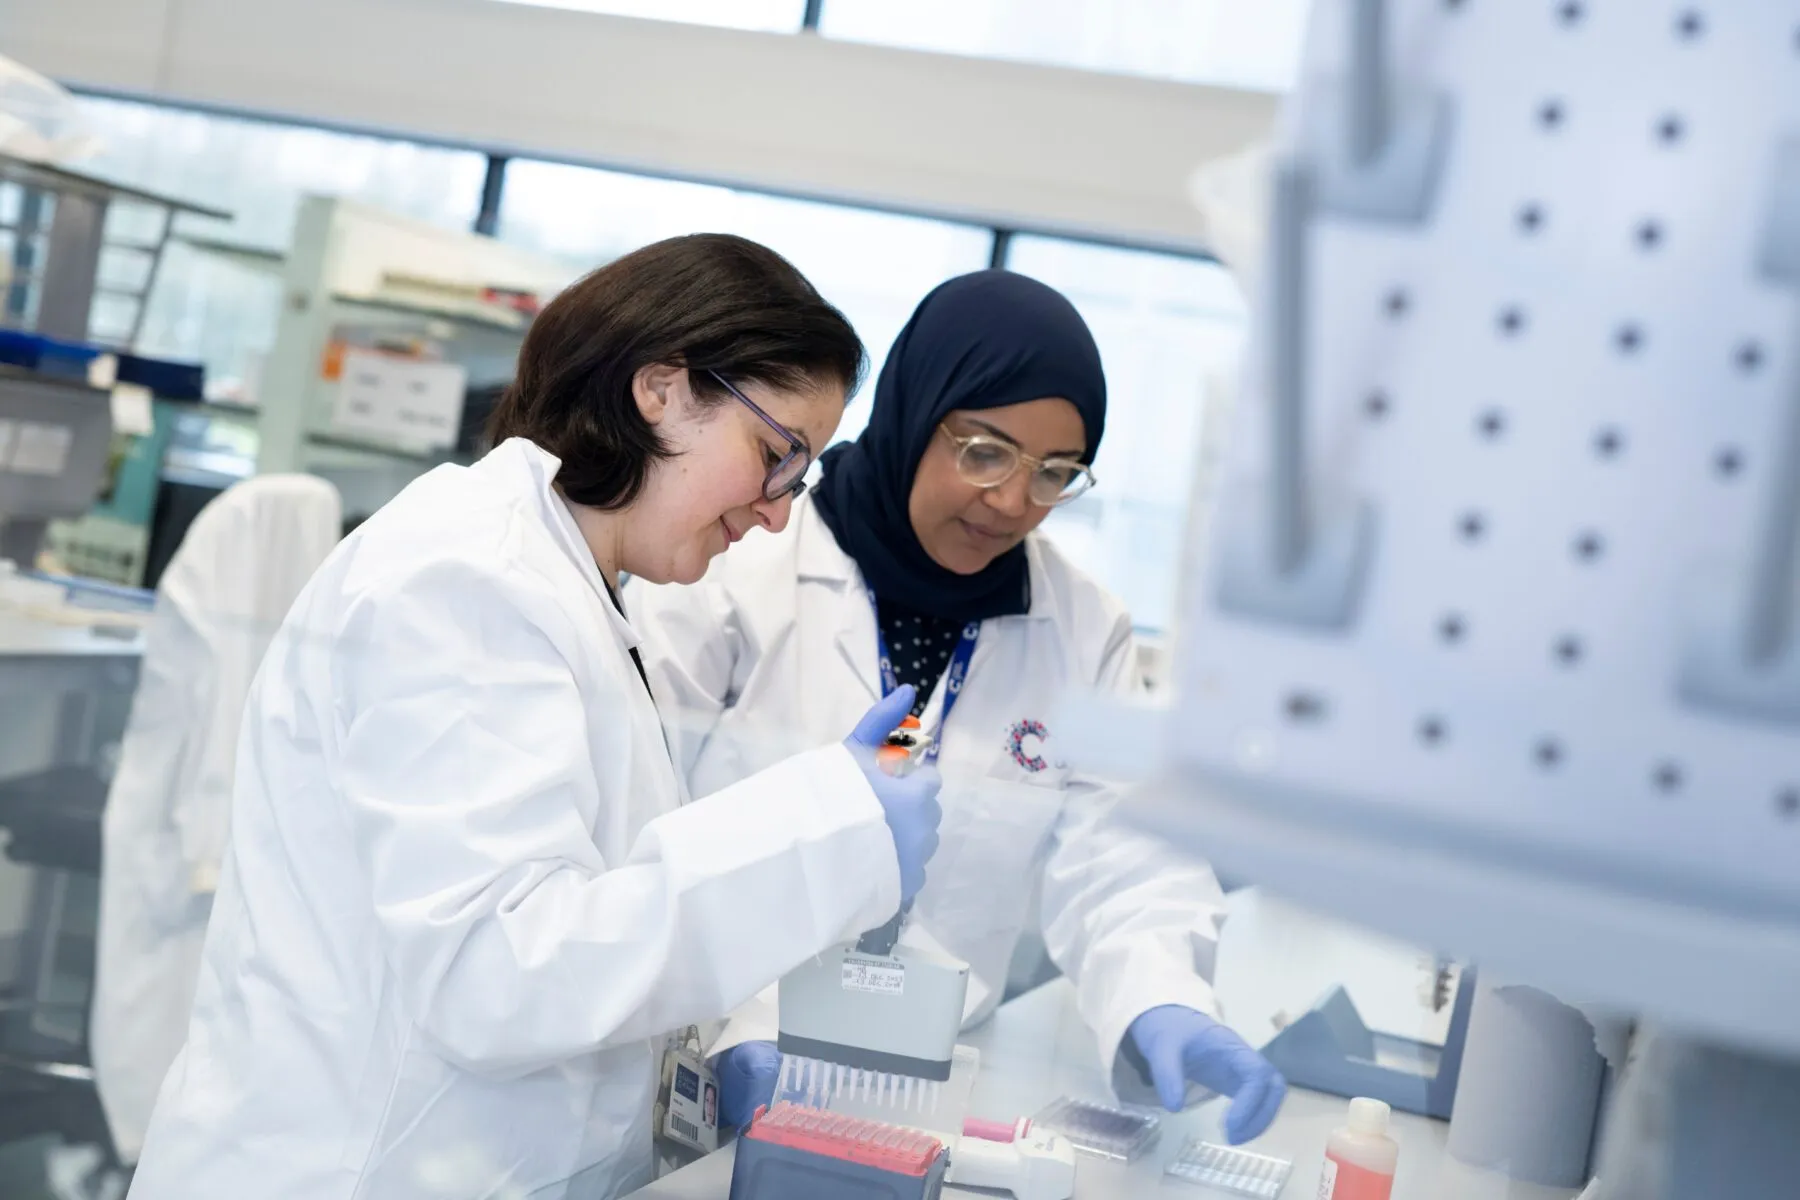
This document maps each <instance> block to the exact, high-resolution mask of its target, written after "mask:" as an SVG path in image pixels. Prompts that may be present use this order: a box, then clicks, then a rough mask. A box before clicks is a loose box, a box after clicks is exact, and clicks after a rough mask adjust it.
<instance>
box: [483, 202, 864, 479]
mask: <svg viewBox="0 0 1800 1200" xmlns="http://www.w3.org/2000/svg"><path fill="white" fill-rule="evenodd" d="M864 362H865V356H864V354H863V346H862V342H861V340H860V339H859V338H858V337H857V336H856V331H855V330H854V329H852V328H851V327H850V322H849V321H847V320H845V319H844V314H843V313H841V312H839V311H838V310H837V309H835V308H833V307H832V306H831V305H830V304H828V303H826V301H825V300H824V298H823V297H821V296H820V295H819V293H818V290H817V289H816V288H814V287H813V285H812V284H810V283H808V282H807V281H806V277H805V276H803V275H801V274H800V272H799V271H796V270H795V269H794V267H793V265H792V264H791V263H789V262H788V261H787V260H786V259H785V258H782V257H781V256H780V255H779V254H777V253H775V252H774V251H773V250H770V249H769V248H768V247H766V246H759V245H758V244H756V243H755V242H752V241H748V240H746V239H744V238H741V237H733V236H732V235H730V234H723V233H695V234H689V235H687V236H685V237H676V238H669V239H668V240H667V241H661V242H655V243H653V244H651V245H649V246H645V247H644V248H643V249H641V250H634V251H632V252H631V253H630V254H627V255H625V256H624V257H623V258H620V259H616V260H614V261H613V262H610V263H608V264H607V265H606V266H604V267H601V268H600V269H599V270H597V271H594V272H592V273H591V274H589V275H587V276H585V277H583V278H582V279H580V280H578V281H577V282H575V283H573V284H571V285H569V287H568V288H566V289H565V290H564V291H563V292H562V293H561V294H560V295H558V296H557V297H556V299H554V300H552V301H551V302H550V303H549V304H548V305H547V306H546V307H545V308H544V311H543V312H542V313H540V314H539V315H538V317H537V319H536V320H535V321H533V322H532V324H531V329H530V331H529V332H528V333H526V335H525V344H524V345H523V346H522V347H521V348H520V350H519V366H518V372H517V374H516V375H515V376H514V378H513V382H512V385H511V386H510V387H508V388H507V389H506V394H505V396H503V397H502V398H501V400H500V403H499V405H498V406H497V407H496V408H495V409H494V413H493V416H492V417H490V418H489V420H488V438H489V440H490V442H491V443H492V444H494V445H498V444H500V443H501V442H503V441H505V440H506V439H507V438H511V437H523V438H529V439H531V441H533V442H535V443H537V444H538V445H539V446H541V447H543V448H544V449H545V450H548V451H549V452H550V453H552V454H554V455H556V456H557V457H558V458H560V459H561V460H562V469H561V470H560V471H558V472H557V476H556V481H557V483H558V485H559V486H560V487H561V488H562V491H563V494H564V495H565V496H567V497H568V498H569V499H570V500H573V501H574V502H575V503H577V504H586V505H590V506H592V507H595V508H608V509H617V508H623V507H624V506H626V505H628V504H630V503H631V502H632V501H633V500H634V499H636V498H637V495H638V493H639V492H640V491H642V490H643V486H644V481H645V479H647V478H648V477H649V474H650V467H651V464H652V463H654V462H655V461H657V460H658V459H664V458H668V457H670V456H671V454H672V453H673V451H671V450H670V449H669V447H668V446H667V445H666V444H664V442H663V440H662V439H661V438H660V437H659V436H657V432H656V429H655V428H654V427H653V426H652V425H651V424H650V423H649V422H648V421H646V420H644V418H643V414H641V413H639V412H638V407H637V401H636V399H635V398H634V397H633V396H632V390H631V385H632V379H633V378H634V377H635V376H636V375H637V372H638V371H639V370H640V369H642V368H644V367H648V366H655V365H657V364H667V365H671V366H679V367H686V368H687V369H688V370H689V372H691V374H690V376H689V382H690V383H691V384H692V386H693V391H694V397H695V399H696V400H699V401H701V402H703V403H713V404H720V403H724V402H725V401H726V400H727V399H729V393H727V392H726V391H725V390H724V389H723V388H720V387H719V386H718V385H717V384H716V383H714V382H713V380H712V379H711V378H710V377H709V376H708V375H707V374H706V372H708V371H716V372H717V373H718V374H720V375H721V376H723V377H725V378H726V379H729V380H730V381H731V382H732V383H734V384H740V385H741V384H743V383H748V382H756V383H761V384H764V385H765V386H768V387H773V388H781V389H796V388H803V387H806V386H809V385H811V386H818V385H831V384H838V385H842V387H843V388H844V390H845V391H846V392H847V393H848V392H853V391H855V390H856V387H857V385H858V384H859V383H860V382H861V381H862V374H863V367H864Z"/></svg>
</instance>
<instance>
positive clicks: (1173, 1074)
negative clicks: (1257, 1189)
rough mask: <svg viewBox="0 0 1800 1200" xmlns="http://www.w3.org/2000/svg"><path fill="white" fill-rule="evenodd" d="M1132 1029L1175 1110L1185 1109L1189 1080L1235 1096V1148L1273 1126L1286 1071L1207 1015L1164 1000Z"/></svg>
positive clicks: (1159, 1089)
mask: <svg viewBox="0 0 1800 1200" xmlns="http://www.w3.org/2000/svg"><path fill="white" fill-rule="evenodd" d="M1127 1032H1128V1034H1129V1036H1130V1037H1131V1040H1132V1041H1133V1042H1134V1043H1136V1044H1137V1048H1138V1053H1140V1054H1142V1055H1143V1056H1144V1062H1145V1064H1146V1065H1147V1066H1148V1067H1149V1068H1150V1082H1151V1083H1152V1084H1154V1085H1155V1086H1156V1094H1157V1096H1158V1097H1160V1098H1161V1100H1162V1102H1163V1107H1164V1108H1166V1109H1168V1110H1169V1111H1170V1112H1180V1111H1181V1104H1182V1101H1183V1100H1184V1099H1185V1098H1186V1096H1187V1085H1188V1081H1189V1080H1193V1081H1194V1082H1195V1083H1197V1084H1199V1085H1200V1086H1201V1087H1203V1088H1209V1089H1211V1090H1212V1091H1215V1092H1217V1093H1219V1094H1220V1095H1221V1096H1230V1097H1231V1098H1232V1099H1231V1110H1230V1111H1229V1112H1227V1113H1226V1114H1225V1137H1226V1139H1227V1140H1228V1141H1230V1142H1231V1144H1232V1145H1234V1146H1237V1145H1241V1144H1242V1143H1244V1142H1247V1141H1249V1140H1250V1139H1251V1138H1253V1137H1255V1136H1256V1135H1257V1134H1259V1133H1261V1132H1262V1131H1263V1130H1265V1129H1267V1128H1268V1127H1269V1122H1271V1121H1273V1120H1274V1119H1275V1113H1276V1111H1277V1110H1279V1109H1280V1108H1281V1102H1282V1100H1283V1099H1285V1098H1286V1097H1287V1080H1285V1079H1283V1078H1282V1077H1281V1072H1280V1071H1277V1070H1276V1069H1275V1067H1274V1066H1273V1064H1271V1063H1270V1062H1269V1060H1268V1059H1266V1058H1264V1057H1263V1056H1262V1055H1260V1054H1258V1053H1257V1052H1256V1051H1255V1050H1252V1049H1251V1048H1250V1046H1249V1044H1248V1043H1247V1042H1245V1041H1244V1039H1243V1038H1241V1037H1239V1036H1238V1035H1237V1034H1235V1033H1233V1032H1232V1031H1231V1030H1229V1029H1227V1028H1226V1027H1225V1026H1223V1025H1221V1024H1219V1023H1218V1022H1217V1021H1215V1020H1213V1019H1212V1018H1211V1017H1209V1016H1207V1015H1206V1014H1205V1013H1202V1012H1195V1011H1194V1010H1193V1009H1191V1008H1185V1007H1183V1006H1182V1005H1179V1004H1164V1005H1162V1006H1160V1007H1158V1008H1153V1009H1150V1010H1149V1011H1148V1012H1145V1013H1141V1014H1139V1016H1138V1019H1137V1020H1135V1021H1133V1022H1132V1023H1131V1028H1130V1029H1129V1030H1128V1031H1127Z"/></svg>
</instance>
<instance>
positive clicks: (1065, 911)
mask: <svg viewBox="0 0 1800 1200" xmlns="http://www.w3.org/2000/svg"><path fill="white" fill-rule="evenodd" d="M1026 554H1027V555H1028V556H1029V561H1030V570H1031V609H1030V611H1029V612H1028V613H1026V614H1024V615H1022V616H1012V617H1000V618H997V619H994V620H989V621H985V622H983V623H982V627H981V636H980V639H979V640H978V641H977V643H976V647H975V654H974V658H973V659H972V661H971V663H970V668H969V672H968V677H967V680H966V682H965V683H964V685H963V688H962V692H961V696H960V698H959V699H958V701H957V703H956V706H955V708H954V709H953V711H952V713H951V716H950V719H949V721H948V723H947V724H946V725H945V727H944V729H943V731H942V736H941V745H942V749H941V751H940V757H939V760H938V766H939V769H940V770H941V772H942V774H943V779H944V790H943V793H942V795H941V800H942V803H943V807H944V823H943V826H942V831H941V832H942V847H941V849H940V850H939V851H938V853H937V856H936V857H935V858H933V859H932V860H931V862H930V864H928V866H927V867H926V884H925V890H924V891H923V892H921V893H920V895H919V897H918V900H917V902H916V905H915V908H914V918H913V921H912V926H911V928H910V929H909V930H908V931H907V934H906V938H907V940H908V941H913V942H919V941H925V942H929V941H935V942H936V943H937V944H939V945H940V946H942V947H943V948H944V949H947V950H948V951H950V952H951V953H952V954H954V955H956V956H957V957H958V958H961V959H964V960H965V961H967V962H968V963H969V964H970V967H971V972H970V984H969V997H968V1005H967V1009H966V1012H965V1022H966V1023H974V1022H977V1021H979V1020H981V1019H983V1018H984V1017H986V1016H987V1015H988V1014H989V1013H991V1012H992V1011H993V1008H994V1006H995V1005H997V1004H998V1003H999V1002H1000V1000H1001V999H1002V996H1003V993H1004V989H1005V983H1006V973H1007V966H1008V963H1009V961H1010V960H1011V957H1012V952H1013V947H1014V945H1015V943H1016V942H1017V941H1018V938H1019V935H1020V933H1021V931H1022V929H1023V928H1024V926H1025V923H1026V922H1027V920H1028V919H1029V914H1030V905H1031V900H1032V896H1033V892H1034V890H1035V889H1037V888H1040V887H1041V889H1042V917H1041V921H1042V932H1043V935H1044V941H1045V945H1046V948H1047V949H1048V951H1049V953H1050V956H1051V958H1052V959H1053V960H1054V961H1055V962H1056V963H1057V965H1058V966H1060V967H1061V968H1062V970H1063V971H1064V972H1065V973H1067V974H1068V975H1069V977H1070V978H1071V979H1072V980H1073V981H1074V983H1075V987H1076V994H1077V997H1078V1003H1079V1006H1080V1011H1081V1014H1082V1016H1083V1017H1084V1018H1085V1019H1086V1021H1087V1023H1088V1025H1089V1027H1090V1028H1091V1029H1092V1030H1093V1031H1094V1033H1095V1036H1096V1037H1097V1039H1098V1042H1099V1047H1100V1053H1101V1061H1103V1062H1110V1063H1113V1064H1114V1065H1115V1072H1114V1080H1115V1085H1116V1086H1117V1087H1118V1088H1119V1090H1120V1091H1121V1093H1122V1094H1125V1095H1129V1096H1131V1097H1132V1098H1134V1099H1135V1098H1142V1097H1144V1096H1146V1095H1147V1092H1146V1091H1145V1090H1144V1088H1143V1085H1142V1081H1141V1080H1140V1079H1139V1078H1138V1076H1137V1073H1136V1072H1135V1071H1131V1070H1128V1069H1124V1063H1123V1060H1122V1059H1120V1058H1119V1056H1118V1050H1119V1046H1120V1043H1121V1041H1122V1039H1123V1038H1124V1036H1125V1032H1126V1028H1127V1026H1129V1025H1130V1023H1131V1022H1132V1020H1133V1019H1135V1018H1136V1017H1137V1016H1138V1015H1139V1014H1140V1013H1142V1012H1143V1011H1144V1010H1145V1009H1148V1008H1152V1007H1154V1006H1156V1005H1159V1004H1183V1005H1187V1006H1188V1007H1190V1008H1194V1009H1198V1010H1200V1011H1202V1012H1208V1013H1216V1011H1217V1009H1216V1004H1215V1000H1214V996H1213V991H1212V987H1211V985H1210V984H1209V982H1208V980H1209V979H1210V978H1211V975H1212V970H1213V963H1214V958H1215V952H1216V949H1217V942H1218V932H1219V926H1220V923H1221V922H1222V920H1223V916H1224V911H1225V910H1224V898H1223V896H1222V895H1221V893H1220V890H1219V885H1218V881H1217V879H1216V878H1215V877H1214V875H1213V873H1212V870H1211V868H1210V867H1208V866H1207V865H1206V864H1205V863H1203V862H1199V861H1197V860H1194V859H1190V858H1184V857H1182V856H1180V855H1177V854H1176V853H1174V852H1172V851H1170V850H1168V849H1166V848H1165V847H1163V846H1162V845H1161V844H1160V843H1158V842H1156V841H1154V840H1153V839H1150V838H1148V837H1146V836H1143V835H1141V834H1138V833H1136V832H1134V831H1132V830H1130V829H1127V828H1125V827H1123V826H1122V825H1121V824H1120V823H1118V822H1116V821H1115V820H1114V819H1113V818H1112V815H1111V809H1112V808H1113V805H1114V802H1115V801H1116V799H1117V792H1116V790H1115V789H1114V788H1112V787H1110V786H1108V785H1107V784H1106V783H1105V782H1103V781H1101V780H1098V779H1095V778H1092V777H1089V776H1085V775H1083V774H1082V773H1081V772H1079V771H1076V770H1074V769H1073V768H1072V767H1071V766H1070V764H1069V763H1068V762H1067V761H1066V760H1065V759H1063V758H1062V757H1061V755H1060V754H1059V751H1058V739H1057V736H1056V732H1055V730H1053V729H1049V728H1048V720H1049V717H1050V712H1049V708H1050V705H1051V703H1052V702H1053V701H1054V700H1055V698H1056V696H1057V694H1058V693H1059V692H1060V691H1061V690H1062V689H1063V688H1065V687H1078V688H1097V689H1100V690H1111V691H1115V692H1119V693H1130V692H1132V691H1134V690H1135V689H1136V688H1137V687H1138V678H1137V674H1136V669H1135V660H1136V643H1135V642H1134V640H1133V638H1132V634H1131V622H1130V620H1129V618H1128V616H1127V614H1126V612H1125V610H1124V608H1123V607H1122V606H1121V605H1120V604H1119V603H1118V601H1116V600H1115V599H1113V597H1111V596H1110V595H1108V594H1107V593H1106V591H1104V590H1103V589H1102V588H1101V587H1100V586H1099V585H1097V584H1096V583H1094V582H1093V581H1092V580H1091V579H1089V578H1088V577H1087V576H1086V575H1084V574H1082V572H1081V571H1079V570H1078V569H1076V568H1075V567H1074V566H1073V565H1072V564H1071V563H1069V561H1068V560H1067V559H1065V558H1064V557H1063V556H1062V554H1061V553H1060V552H1059V551H1058V550H1057V549H1056V547H1055V546H1054V545H1053V544H1052V543H1051V542H1050V541H1049V540H1048V539H1046V538H1043V537H1040V536H1038V535H1035V534H1034V535H1032V536H1031V537H1030V538H1028V539H1027V541H1026ZM626 603H627V606H628V608H629V609H630V611H631V612H632V615H633V620H634V623H635V624H636V625H637V627H638V628H639V630H640V631H641V632H642V634H643V636H644V661H645V665H646V666H647V667H648V669H649V671H650V678H651V681H652V683H653V684H654V685H655V687H656V690H657V694H658V695H659V696H661V697H663V699H664V717H665V720H666V721H667V723H668V725H669V734H670V740H671V743H672V745H673V746H674V748H675V750H676V756H677V758H678V760H679V761H680V762H681V764H682V767H683V769H684V770H685V771H686V772H687V774H688V780H689V783H690V785H691V786H692V787H694V788H695V789H697V790H709V789H713V788H717V787H720V786H722V785H723V784H725V783H727V782H729V781H731V780H733V779H738V778H742V777H743V776H745V775H747V774H749V773H750V772H752V771H755V770H758V769H760V768H761V767H762V766H763V765H765V764H766V763H768V762H770V761H772V760H774V759H775V758H778V757H779V756H780V755H782V754H784V753H787V752H788V751H789V750H790V749H791V748H792V747H793V746H795V745H798V744H802V743H806V742H808V741H817V740H820V739H823V738H829V737H842V736H843V735H844V734H845V733H846V732H848V730H849V729H850V728H851V726H852V725H854V723H855V722H856V720H857V718H858V717H859V716H860V715H861V714H862V713H863V711H864V710H865V709H867V708H868V706H869V704H870V703H872V702H873V700H874V699H875V697H876V696H878V695H879V694H880V682H881V677H880V670H879V665H878V658H877V651H876V623H875V613H874V608H873V606H872V605H871V604H870V603H869V597H868V590H867V587H866V585H865V584H864V583H863V580H862V577H861V574H860V572H859V571H858V570H857V567H856V564H855V562H854V561H853V560H852V559H851V558H850V557H849V556H848V555H847V554H845V553H844V551H843V550H842V549H840V548H839V546H838V544H837V541H836V539H835V538H834V537H833V536H832V533H831V531H830V529H828V528H827V527H826V525H825V523H824V521H823V520H822V519H821V518H820V516H819V514H818V512H817V510H816V509H815V508H814V507H813V505H812V503H811V502H810V500H802V501H800V502H799V503H798V504H797V505H796V506H795V510H794V516H793V518H792V520H791V522H790V524H789V527H788V528H787V530H786V531H784V532H783V533H782V534H780V535H775V536H770V535H766V534H758V535H756V536H754V537H751V538H749V539H747V540H746V541H745V542H744V543H743V545H741V546H739V547H738V548H737V549H736V550H734V551H733V552H732V554H731V555H730V556H728V557H727V558H724V559H719V560H716V561H715V562H714V563H713V566H712V569H711V570H710V571H709V572H708V573H707V575H706V577H705V579H703V580H702V581H701V582H700V583H699V584H697V585H695V586H693V587H691V588H678V587H653V586H647V585H642V584H639V583H635V582H634V583H633V584H632V586H631V588H629V589H627V600H626ZM894 649H895V651H896V652H899V651H900V650H901V649H902V648H901V647H895V648H894ZM943 700H944V697H943V686H942V681H940V682H939V685H938V688H937V690H936V692H935V693H934V695H933V697H932V699H931V702H930V706H929V707H928V708H927V709H926V712H925V715H924V718H923V723H924V726H925V728H926V729H927V730H928V731H929V730H933V729H935V728H936V727H937V723H938V718H937V714H938V713H940V712H941V711H942V708H943ZM1031 722H1037V723H1038V725H1039V726H1043V727H1044V728H1043V734H1042V735H1041V736H1040V734H1039V733H1038V732H1037V731H1036V727H1034V726H1032V725H1031V724H1030V723H1031ZM775 1017H776V1010H775V1001H774V993H773V990H772V989H771V990H769V991H768V992H765V993H764V994H763V995H761V996H760V997H758V999H757V1001H755V1002H754V1003H752V1004H750V1005H747V1006H745V1007H744V1008H743V1009H741V1010H740V1011H739V1012H738V1013H736V1014H734V1017H733V1020H732V1021H731V1023H730V1025H729V1026H728V1028H727V1029H726V1031H725V1033H724V1035H723V1036H722V1037H721V1038H720V1039H719V1040H718V1041H717V1042H716V1043H715V1046H714V1049H715V1050H719V1049H724V1048H726V1047H728V1046H731V1045H733V1044H736V1043H737V1042H741V1041H747V1040H751V1039H755V1038H773V1037H774V1036H775Z"/></svg>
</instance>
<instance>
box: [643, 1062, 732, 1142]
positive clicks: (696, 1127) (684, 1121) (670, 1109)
mask: <svg viewBox="0 0 1800 1200" xmlns="http://www.w3.org/2000/svg"><path fill="white" fill-rule="evenodd" d="M663 1081H664V1084H665V1086H666V1087H667V1089H668V1098H667V1100H666V1101H665V1102H664V1104H663V1106H662V1107H663V1119H662V1121H661V1123H660V1124H661V1128H659V1129H658V1130H657V1132H658V1133H660V1134H662V1136H663V1137H664V1138H666V1139H667V1140H669V1141H671V1142H674V1143H676V1144H677V1145H681V1146H686V1147H687V1148H688V1149H690V1150H697V1151H699V1152H700V1153H701V1154H711V1153H712V1152H713V1151H714V1150H717V1149H718V1148H719V1081H718V1079H717V1078H716V1077H715V1076H714V1075H713V1073H712V1068H710V1067H708V1066H707V1065H706V1060H705V1059H704V1058H702V1057H701V1056H700V1051H699V1049H698V1048H697V1046H696V1045H695V1044H693V1043H689V1044H687V1045H680V1046H671V1047H670V1048H669V1049H668V1050H667V1051H665V1052H664V1054H663Z"/></svg>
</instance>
